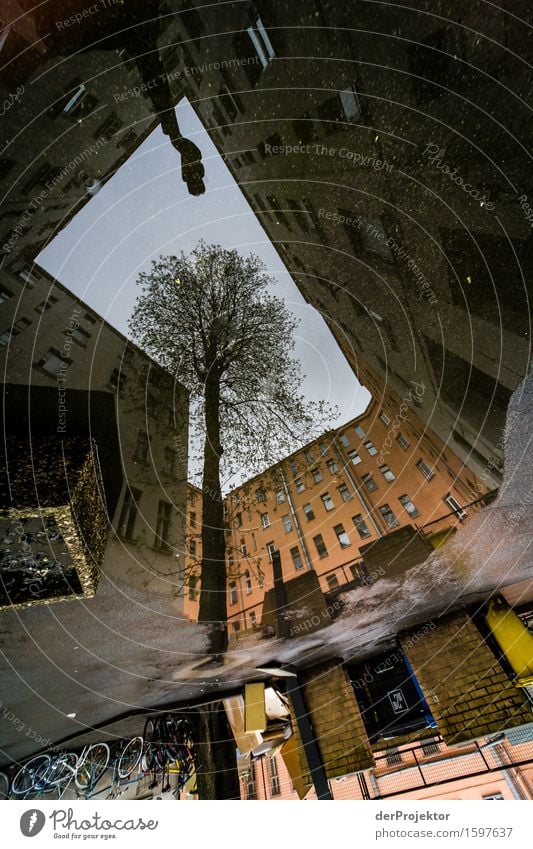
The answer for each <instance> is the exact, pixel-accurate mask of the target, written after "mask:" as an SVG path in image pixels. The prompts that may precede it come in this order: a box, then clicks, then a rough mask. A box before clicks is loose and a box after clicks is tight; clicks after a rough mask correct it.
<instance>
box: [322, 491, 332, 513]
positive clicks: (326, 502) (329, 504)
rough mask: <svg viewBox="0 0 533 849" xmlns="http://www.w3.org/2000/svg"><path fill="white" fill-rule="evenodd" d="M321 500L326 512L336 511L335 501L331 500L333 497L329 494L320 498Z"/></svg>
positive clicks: (326, 493)
mask: <svg viewBox="0 0 533 849" xmlns="http://www.w3.org/2000/svg"><path fill="white" fill-rule="evenodd" d="M320 498H321V500H322V504H323V505H324V507H325V508H326V510H327V511H328V512H329V511H330V510H334V509H335V505H334V503H333V501H332V500H331V496H330V494H329V492H325V493H324V494H323V495H321V496H320Z"/></svg>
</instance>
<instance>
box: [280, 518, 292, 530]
mask: <svg viewBox="0 0 533 849" xmlns="http://www.w3.org/2000/svg"><path fill="white" fill-rule="evenodd" d="M282 521H283V530H284V531H285V533H286V534H288V533H290V532H291V531H292V522H291V517H290V516H283V517H282Z"/></svg>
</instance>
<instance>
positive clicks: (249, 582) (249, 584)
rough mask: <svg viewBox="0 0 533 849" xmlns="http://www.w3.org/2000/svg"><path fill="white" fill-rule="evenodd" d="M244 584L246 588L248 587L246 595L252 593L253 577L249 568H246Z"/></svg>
mask: <svg viewBox="0 0 533 849" xmlns="http://www.w3.org/2000/svg"><path fill="white" fill-rule="evenodd" d="M244 586H245V588H246V595H251V592H252V578H251V575H250V573H249V571H248V569H247V570H246V572H245V573H244Z"/></svg>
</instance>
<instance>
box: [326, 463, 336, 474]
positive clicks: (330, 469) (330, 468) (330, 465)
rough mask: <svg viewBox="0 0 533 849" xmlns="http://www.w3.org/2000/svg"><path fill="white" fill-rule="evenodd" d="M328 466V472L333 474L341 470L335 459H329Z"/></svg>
mask: <svg viewBox="0 0 533 849" xmlns="http://www.w3.org/2000/svg"><path fill="white" fill-rule="evenodd" d="M326 466H327V467H328V472H329V473H330V474H332V475H335V474H337V472H338V471H339V468H338V466H337V464H336V462H335V460H327V461H326Z"/></svg>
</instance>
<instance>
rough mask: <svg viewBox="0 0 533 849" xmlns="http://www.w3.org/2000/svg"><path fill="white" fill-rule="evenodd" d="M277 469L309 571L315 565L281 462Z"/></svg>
mask: <svg viewBox="0 0 533 849" xmlns="http://www.w3.org/2000/svg"><path fill="white" fill-rule="evenodd" d="M279 469H280V472H281V479H282V481H283V489H284V491H285V495H286V496H287V503H288V505H289V509H290V511H291V516H292V520H293V522H294V527H295V528H296V533H297V535H298V541H299V543H300V545H301V548H302V551H303V553H304V558H305V562H306V564H307V569H308V570H309V571H310V572H314V571H315V567H314V566H313V561H312V560H311V556H310V554H309V549H308V548H307V543H306V541H305V536H304V533H303V531H302V528H301V526H300V520H299V519H298V516H297V515H296V508H295V506H294V502H293V500H292V495H291V492H290V489H289V485H288V483H287V479H286V478H285V473H284V471H283V466H282V465H281V463H280V466H279Z"/></svg>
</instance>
